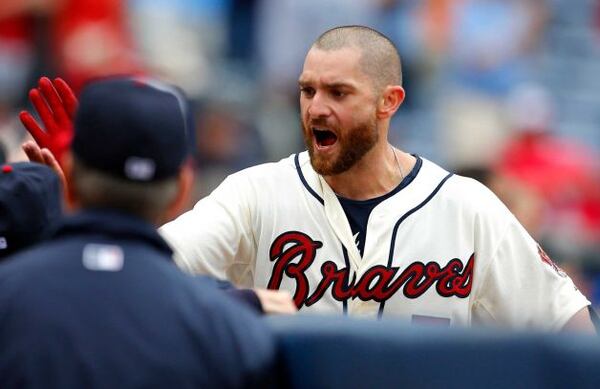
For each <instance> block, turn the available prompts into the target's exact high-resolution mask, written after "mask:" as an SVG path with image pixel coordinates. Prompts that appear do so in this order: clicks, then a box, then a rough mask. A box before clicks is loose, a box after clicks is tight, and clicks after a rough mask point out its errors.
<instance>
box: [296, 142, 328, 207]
mask: <svg viewBox="0 0 600 389" xmlns="http://www.w3.org/2000/svg"><path fill="white" fill-rule="evenodd" d="M294 163H295V164H296V171H297V172H298V176H299V177H300V181H302V184H303V185H304V187H305V188H306V190H307V191H308V193H310V194H311V195H313V196H314V198H316V199H317V200H319V202H320V203H321V205H325V201H323V199H322V198H321V196H319V195H318V194H317V192H315V191H314V189H313V188H311V187H310V185H308V182H306V178H304V174H302V169H301V168H300V153H297V154H296V156H295V157H294Z"/></svg>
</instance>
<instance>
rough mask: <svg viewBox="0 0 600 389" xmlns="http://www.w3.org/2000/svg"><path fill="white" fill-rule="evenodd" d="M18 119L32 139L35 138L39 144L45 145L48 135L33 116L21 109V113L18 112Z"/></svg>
mask: <svg viewBox="0 0 600 389" xmlns="http://www.w3.org/2000/svg"><path fill="white" fill-rule="evenodd" d="M19 119H20V120H21V123H23V126H24V127H25V129H26V130H27V131H28V132H29V133H30V134H31V136H33V139H35V141H36V142H37V143H38V144H39V145H42V146H46V144H47V141H48V135H47V134H46V132H45V131H44V130H42V128H41V127H40V126H39V124H38V123H37V121H36V120H35V119H34V118H33V116H31V114H30V113H29V112H27V111H21V113H19Z"/></svg>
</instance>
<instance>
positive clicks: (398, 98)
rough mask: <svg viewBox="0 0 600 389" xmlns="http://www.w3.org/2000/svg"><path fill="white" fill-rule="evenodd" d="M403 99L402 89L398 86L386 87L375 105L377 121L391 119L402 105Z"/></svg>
mask: <svg viewBox="0 0 600 389" xmlns="http://www.w3.org/2000/svg"><path fill="white" fill-rule="evenodd" d="M404 97H405V92H404V88H402V87H401V86H400V85H388V86H386V87H385V89H384V90H383V93H382V94H381V96H380V98H379V101H378V104H377V117H378V118H379V119H388V118H391V117H392V116H393V115H394V114H395V113H396V111H397V110H398V108H400V105H402V102H403V101H404Z"/></svg>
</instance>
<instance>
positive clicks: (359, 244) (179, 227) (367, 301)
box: [161, 26, 593, 331]
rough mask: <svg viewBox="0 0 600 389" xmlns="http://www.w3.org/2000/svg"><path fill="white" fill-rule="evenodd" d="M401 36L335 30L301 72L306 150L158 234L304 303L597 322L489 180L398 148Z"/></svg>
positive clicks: (459, 318)
mask: <svg viewBox="0 0 600 389" xmlns="http://www.w3.org/2000/svg"><path fill="white" fill-rule="evenodd" d="M401 81H402V80H401V67H400V58H399V55H398V53H397V51H396V49H395V48H394V46H393V44H392V43H391V42H390V41H389V40H388V39H387V38H386V37H385V36H383V35H382V34H380V33H378V32H377V31H374V30H372V29H369V28H366V27H359V26H349V27H340V28H334V29H332V30H330V31H327V32H325V33H324V34H323V35H321V36H320V37H319V38H318V39H317V41H316V42H315V43H314V44H313V46H312V47H311V49H310V50H309V52H308V54H307V56H306V60H305V62H304V68H303V71H302V74H301V75H300V78H299V87H300V108H301V115H302V126H303V133H304V138H305V141H306V146H307V149H308V151H307V152H303V153H300V154H296V155H292V156H290V157H289V158H286V159H283V160H281V161H279V162H277V163H270V164H264V165H260V166H255V167H252V168H249V169H246V170H244V171H241V172H238V173H236V174H233V175H231V176H230V177H228V178H227V179H226V180H225V181H224V182H223V183H222V184H221V185H220V186H219V187H218V188H217V189H216V190H215V191H214V192H213V193H212V194H211V195H210V196H208V197H206V198H204V199H202V200H200V201H199V202H198V204H197V205H196V206H195V208H194V209H193V210H191V211H189V212H188V213H186V214H184V215H182V216H180V217H179V218H177V219H176V220H174V221H172V222H170V223H167V224H166V225H164V226H163V227H162V228H161V232H162V235H163V236H164V237H165V238H166V239H167V241H168V242H169V243H170V244H171V245H172V246H173V247H174V248H175V250H176V252H177V255H178V259H177V260H178V263H179V265H180V266H182V267H183V268H185V269H187V270H188V271H190V272H193V273H209V274H213V275H215V276H217V277H223V278H227V279H230V280H232V281H233V282H234V283H235V284H238V285H243V286H263V287H268V288H272V289H285V290H288V291H290V292H291V293H292V294H293V297H294V301H295V303H296V305H297V306H298V307H299V308H300V309H301V310H302V311H309V312H320V313H339V314H342V313H344V314H350V315H365V316H373V317H376V316H379V317H387V316H399V317H405V318H407V319H409V320H413V321H428V322H435V323H439V324H446V325H473V324H496V325H505V326H509V327H512V328H527V327H533V328H539V329H547V330H558V329H561V328H564V327H565V326H566V325H567V324H569V326H571V327H579V328H585V329H587V330H590V331H591V330H592V328H593V327H592V324H591V321H590V319H589V315H588V313H587V309H586V307H587V306H588V305H589V304H590V303H589V301H588V300H587V299H586V298H585V297H584V296H583V295H582V294H581V293H580V291H578V290H577V288H576V287H575V286H574V285H573V282H572V281H571V279H570V278H569V277H568V276H567V275H566V274H565V273H564V272H562V271H561V270H560V269H559V268H558V267H557V266H556V265H554V264H553V262H552V261H551V260H550V259H549V258H548V256H547V255H546V254H545V253H544V251H543V250H542V249H541V248H540V247H539V245H538V244H537V243H536V242H535V241H534V240H533V239H532V238H531V237H530V236H529V235H528V233H527V232H526V231H525V229H524V228H523V227H522V226H521V225H520V224H519V223H518V221H517V220H516V219H515V217H514V216H513V215H512V214H511V213H510V212H509V211H508V210H507V209H506V207H505V206H504V205H503V204H502V203H501V202H500V201H499V200H498V199H497V198H496V197H495V196H494V195H493V194H492V193H491V192H490V191H489V190H488V189H487V188H485V187H484V186H482V185H480V184H479V183H477V182H476V181H474V180H471V179H468V178H464V177H460V176H456V175H453V174H451V173H449V172H447V171H446V170H444V169H442V168H441V167H439V166H437V165H435V164H434V163H432V162H430V161H428V160H426V159H425V158H422V157H419V156H414V155H410V154H407V153H405V152H402V151H400V150H398V149H396V148H395V147H393V146H392V145H390V144H389V143H388V140H387V135H388V129H389V123H390V119H391V118H392V116H393V115H394V113H395V112H396V110H397V109H398V108H399V106H400V105H401V103H402V101H403V99H404V94H405V92H404V90H403V88H402V87H401Z"/></svg>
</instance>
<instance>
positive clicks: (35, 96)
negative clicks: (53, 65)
mask: <svg viewBox="0 0 600 389" xmlns="http://www.w3.org/2000/svg"><path fill="white" fill-rule="evenodd" d="M29 100H30V101H31V103H32V104H33V106H34V108H35V110H36V112H37V113H38V115H39V116H40V119H41V121H42V124H43V125H44V129H42V127H41V126H40V125H39V124H38V122H37V121H36V120H35V119H34V118H33V116H32V115H31V114H30V113H29V112H27V111H21V113H20V114H19V119H21V123H23V126H25V128H26V129H27V131H28V132H29V133H30V134H31V136H33V139H35V141H36V142H37V144H38V145H39V146H40V147H41V148H47V149H48V150H50V151H51V152H52V154H54V156H55V157H56V159H57V161H58V162H59V163H61V164H62V159H63V156H64V155H65V153H66V152H67V150H69V147H70V146H71V140H72V139H73V120H74V117H75V110H76V109H77V104H78V103H77V97H75V93H73V90H72V89H71V88H70V87H69V85H68V84H67V83H66V82H65V81H63V80H62V79H61V78H55V79H54V81H50V79H49V78H48V77H42V78H40V80H39V83H38V87H37V88H33V89H31V90H30V91H29Z"/></svg>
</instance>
